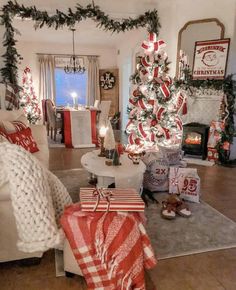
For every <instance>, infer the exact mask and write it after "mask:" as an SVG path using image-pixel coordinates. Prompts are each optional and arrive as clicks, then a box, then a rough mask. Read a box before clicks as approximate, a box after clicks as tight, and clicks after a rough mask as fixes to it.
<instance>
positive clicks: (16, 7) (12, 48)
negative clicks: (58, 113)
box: [0, 1, 161, 84]
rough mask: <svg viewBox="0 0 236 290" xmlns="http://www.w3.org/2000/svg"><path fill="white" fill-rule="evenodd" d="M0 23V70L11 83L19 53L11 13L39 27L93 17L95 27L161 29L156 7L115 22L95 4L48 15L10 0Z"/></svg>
mask: <svg viewBox="0 0 236 290" xmlns="http://www.w3.org/2000/svg"><path fill="white" fill-rule="evenodd" d="M1 11H2V13H1V15H0V21H1V22H0V23H1V25H4V26H5V29H6V32H5V34H4V41H3V46H4V47H6V52H5V53H4V55H3V58H4V64H5V66H4V67H3V68H2V69H1V70H0V71H1V75H2V77H3V80H4V81H5V82H10V83H13V84H16V83H17V64H18V62H19V60H20V59H21V56H20V55H19V53H18V52H17V50H16V40H15V39H14V37H15V32H16V31H15V29H14V27H13V26H12V21H13V18H14V16H18V17H21V18H22V19H25V18H31V19H32V20H33V21H35V27H36V28H42V27H43V26H44V25H46V26H48V27H54V28H55V29H58V28H62V27H64V26H67V27H73V26H74V25H75V24H76V23H77V22H80V21H82V20H85V19H87V18H91V19H93V20H94V21H95V22H96V23H97V26H98V27H100V28H102V29H104V30H105V31H111V32H117V33H119V32H124V31H127V30H132V29H135V28H139V27H147V30H148V31H149V32H155V33H156V34H157V35H158V33H159V29H160V27H161V26H160V22H159V17H158V13H157V10H156V9H154V10H153V11H147V12H145V13H144V14H142V15H140V16H138V17H137V18H134V19H132V18H127V19H122V20H121V21H117V20H114V19H111V18H110V17H109V16H108V15H107V14H105V13H104V12H103V11H102V10H100V8H99V7H98V6H96V5H94V3H92V4H89V5H87V6H86V7H85V8H83V7H82V6H81V5H79V4H77V5H76V7H75V9H74V11H73V10H72V9H71V8H69V9H68V13H67V14H66V13H64V12H61V11H59V10H56V14H55V15H52V16H49V15H48V12H47V11H40V10H37V8H36V7H35V6H30V7H25V6H24V5H20V4H18V3H17V2H16V1H15V2H13V1H9V2H8V3H7V4H6V5H4V6H3V8H2V9H1Z"/></svg>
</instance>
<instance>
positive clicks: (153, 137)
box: [150, 132, 155, 142]
mask: <svg viewBox="0 0 236 290" xmlns="http://www.w3.org/2000/svg"><path fill="white" fill-rule="evenodd" d="M150 141H151V142H155V134H154V133H153V132H151V134H150Z"/></svg>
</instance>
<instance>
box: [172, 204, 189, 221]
mask: <svg viewBox="0 0 236 290" xmlns="http://www.w3.org/2000/svg"><path fill="white" fill-rule="evenodd" d="M176 213H177V214H178V215H180V216H182V217H186V218H188V217H190V216H191V215H192V213H191V211H190V210H189V207H188V206H187V205H186V204H185V203H184V202H182V203H181V204H180V205H179V206H177V207H176Z"/></svg>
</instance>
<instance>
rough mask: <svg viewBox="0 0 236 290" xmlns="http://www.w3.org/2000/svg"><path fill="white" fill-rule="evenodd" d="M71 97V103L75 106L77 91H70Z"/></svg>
mask: <svg viewBox="0 0 236 290" xmlns="http://www.w3.org/2000/svg"><path fill="white" fill-rule="evenodd" d="M71 97H72V99H73V105H74V106H75V100H76V98H77V93H76V92H72V93H71Z"/></svg>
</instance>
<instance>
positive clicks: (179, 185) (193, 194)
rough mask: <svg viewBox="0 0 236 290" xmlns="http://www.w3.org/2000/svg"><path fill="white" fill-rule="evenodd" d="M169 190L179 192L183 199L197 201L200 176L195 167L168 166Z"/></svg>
mask: <svg viewBox="0 0 236 290" xmlns="http://www.w3.org/2000/svg"><path fill="white" fill-rule="evenodd" d="M169 192H170V193H174V194H175V193H177V194H178V193H180V197H181V198H183V199H185V200H188V201H192V202H199V197H200V177H199V176H198V174H197V169H196V168H177V167H170V171H169Z"/></svg>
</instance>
